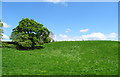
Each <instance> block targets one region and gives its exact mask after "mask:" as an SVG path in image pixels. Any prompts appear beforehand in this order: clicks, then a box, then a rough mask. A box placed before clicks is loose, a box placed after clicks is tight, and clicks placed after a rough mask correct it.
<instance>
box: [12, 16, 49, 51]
mask: <svg viewBox="0 0 120 77" xmlns="http://www.w3.org/2000/svg"><path fill="white" fill-rule="evenodd" d="M49 34H50V31H49V30H48V29H47V28H45V27H44V25H43V24H40V23H38V22H36V21H34V20H33V19H29V18H25V19H22V20H21V21H20V22H19V25H18V26H17V27H16V28H14V29H13V31H12V34H11V37H10V39H12V41H14V42H16V47H17V49H34V48H35V45H40V44H44V43H48V42H50V41H51V39H50V37H49Z"/></svg>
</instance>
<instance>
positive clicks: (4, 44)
mask: <svg viewBox="0 0 120 77" xmlns="http://www.w3.org/2000/svg"><path fill="white" fill-rule="evenodd" d="M2 47H8V48H15V45H14V44H8V43H6V42H2Z"/></svg>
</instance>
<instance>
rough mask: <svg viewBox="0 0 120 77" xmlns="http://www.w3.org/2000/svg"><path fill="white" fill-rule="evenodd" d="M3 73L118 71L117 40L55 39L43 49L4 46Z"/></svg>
mask: <svg viewBox="0 0 120 77" xmlns="http://www.w3.org/2000/svg"><path fill="white" fill-rule="evenodd" d="M2 50H3V52H2V53H3V57H2V59H3V75H90V74H92V75H93V74H94V75H95V74H96V75H116V74H118V73H117V72H118V42H116V41H71V42H52V43H48V44H45V45H44V48H43V49H36V50H29V51H22V50H16V49H13V48H3V49H2Z"/></svg>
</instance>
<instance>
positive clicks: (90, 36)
mask: <svg viewBox="0 0 120 77" xmlns="http://www.w3.org/2000/svg"><path fill="white" fill-rule="evenodd" d="M54 40H55V41H81V40H114V41H117V40H118V35H117V33H110V34H104V33H101V32H96V33H91V34H87V35H81V36H74V37H69V36H67V35H65V34H60V35H59V36H56V37H55V39H54Z"/></svg>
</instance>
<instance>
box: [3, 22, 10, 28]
mask: <svg viewBox="0 0 120 77" xmlns="http://www.w3.org/2000/svg"><path fill="white" fill-rule="evenodd" d="M2 23H3V28H8V27H10V25H8V24H7V23H5V22H2Z"/></svg>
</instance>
